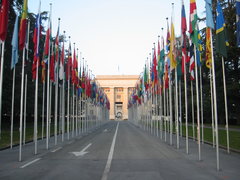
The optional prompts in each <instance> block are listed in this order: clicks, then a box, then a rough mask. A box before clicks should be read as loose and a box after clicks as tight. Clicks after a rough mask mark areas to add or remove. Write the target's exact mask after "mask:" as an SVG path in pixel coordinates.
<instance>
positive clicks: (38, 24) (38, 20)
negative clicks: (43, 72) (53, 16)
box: [32, 5, 41, 80]
mask: <svg viewBox="0 0 240 180" xmlns="http://www.w3.org/2000/svg"><path fill="white" fill-rule="evenodd" d="M40 33H41V13H40V5H39V11H38V14H37V17H36V23H35V29H34V35H33V43H34V60H33V65H32V78H33V79H34V80H35V79H36V70H37V66H39V41H40Z"/></svg>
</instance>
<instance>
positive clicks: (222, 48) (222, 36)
mask: <svg viewBox="0 0 240 180" xmlns="http://www.w3.org/2000/svg"><path fill="white" fill-rule="evenodd" d="M227 46H228V42H227V38H226V24H225V21H224V17H223V12H222V8H221V5H220V3H219V1H218V2H217V20H216V52H217V53H219V54H221V55H222V56H224V57H227Z"/></svg>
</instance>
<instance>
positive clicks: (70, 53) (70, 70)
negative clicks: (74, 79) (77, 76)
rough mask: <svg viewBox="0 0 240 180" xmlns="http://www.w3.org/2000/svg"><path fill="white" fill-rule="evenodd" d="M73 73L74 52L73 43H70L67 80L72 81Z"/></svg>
mask: <svg viewBox="0 0 240 180" xmlns="http://www.w3.org/2000/svg"><path fill="white" fill-rule="evenodd" d="M71 72H72V50H71V43H69V49H68V62H67V72H66V80H67V81H68V80H70V78H71Z"/></svg>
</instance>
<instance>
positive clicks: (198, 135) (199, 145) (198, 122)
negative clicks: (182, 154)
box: [194, 44, 201, 161]
mask: <svg viewBox="0 0 240 180" xmlns="http://www.w3.org/2000/svg"><path fill="white" fill-rule="evenodd" d="M194 55H195V76H196V98H197V138H198V160H199V161H200V160H201V140H200V138H201V137H200V112H199V111H200V108H199V86H198V68H197V57H196V45H195V44H194Z"/></svg>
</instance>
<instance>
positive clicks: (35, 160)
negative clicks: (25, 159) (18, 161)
mask: <svg viewBox="0 0 240 180" xmlns="http://www.w3.org/2000/svg"><path fill="white" fill-rule="evenodd" d="M40 159H41V158H37V159H34V160H33V161H31V162H29V163H27V164H25V165H23V166H21V167H20V168H25V167H27V166H29V165H31V164H33V163H35V162H37V161H39V160H40Z"/></svg>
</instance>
